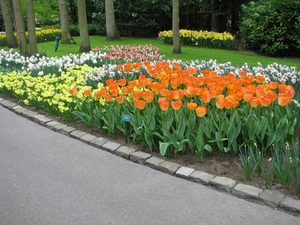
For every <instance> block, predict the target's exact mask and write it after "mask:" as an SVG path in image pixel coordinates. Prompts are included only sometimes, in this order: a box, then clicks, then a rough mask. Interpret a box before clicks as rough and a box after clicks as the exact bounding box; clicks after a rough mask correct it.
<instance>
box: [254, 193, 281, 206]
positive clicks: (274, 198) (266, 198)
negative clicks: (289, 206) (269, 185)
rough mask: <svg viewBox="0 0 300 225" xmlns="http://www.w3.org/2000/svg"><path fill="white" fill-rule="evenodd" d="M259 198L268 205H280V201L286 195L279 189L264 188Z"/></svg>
mask: <svg viewBox="0 0 300 225" xmlns="http://www.w3.org/2000/svg"><path fill="white" fill-rule="evenodd" d="M259 198H260V199H261V200H262V201H263V202H264V203H265V204H267V205H270V206H273V207H275V208H276V207H278V206H279V203H280V202H281V201H283V199H284V195H283V194H282V193H280V192H278V191H272V190H268V189H266V190H264V191H263V192H262V193H261V194H260V195H259Z"/></svg>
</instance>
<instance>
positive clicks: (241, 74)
mask: <svg viewBox="0 0 300 225" xmlns="http://www.w3.org/2000/svg"><path fill="white" fill-rule="evenodd" d="M239 75H240V77H245V76H246V75H247V72H246V71H245V70H240V71H239Z"/></svg>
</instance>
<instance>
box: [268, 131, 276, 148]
mask: <svg viewBox="0 0 300 225" xmlns="http://www.w3.org/2000/svg"><path fill="white" fill-rule="evenodd" d="M275 139H276V133H270V134H269V135H268V139H267V145H266V148H268V147H270V146H271V145H272V144H273V143H274V141H275Z"/></svg>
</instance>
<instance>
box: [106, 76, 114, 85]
mask: <svg viewBox="0 0 300 225" xmlns="http://www.w3.org/2000/svg"><path fill="white" fill-rule="evenodd" d="M105 83H106V85H107V86H109V85H111V84H113V83H115V80H114V79H112V78H108V79H107V80H106V81H105Z"/></svg>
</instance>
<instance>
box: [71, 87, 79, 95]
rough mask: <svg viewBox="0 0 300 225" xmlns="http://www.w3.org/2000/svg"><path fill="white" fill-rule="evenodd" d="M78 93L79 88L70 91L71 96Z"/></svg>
mask: <svg viewBox="0 0 300 225" xmlns="http://www.w3.org/2000/svg"><path fill="white" fill-rule="evenodd" d="M77 92H78V90H77V87H73V88H72V89H71V90H70V94H71V95H75V94H76V93H77Z"/></svg>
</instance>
